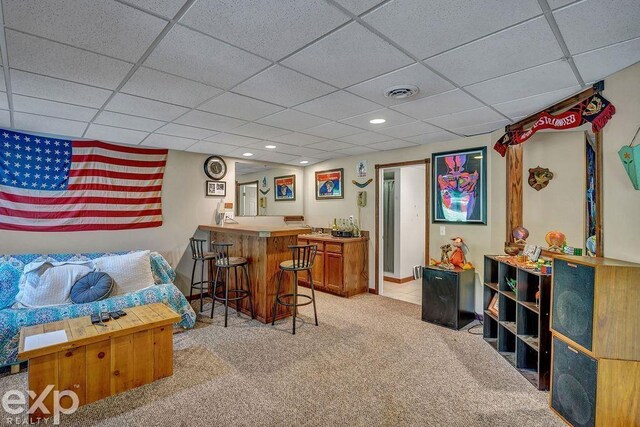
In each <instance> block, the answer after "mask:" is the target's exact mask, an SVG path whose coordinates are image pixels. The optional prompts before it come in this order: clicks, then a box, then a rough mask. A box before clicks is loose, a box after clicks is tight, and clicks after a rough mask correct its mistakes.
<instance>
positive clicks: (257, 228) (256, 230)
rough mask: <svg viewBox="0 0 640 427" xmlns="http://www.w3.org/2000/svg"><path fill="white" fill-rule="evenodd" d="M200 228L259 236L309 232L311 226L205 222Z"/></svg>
mask: <svg viewBox="0 0 640 427" xmlns="http://www.w3.org/2000/svg"><path fill="white" fill-rule="evenodd" d="M198 229H199V230H203V231H215V232H219V233H238V234H245V235H249V236H258V237H276V236H289V235H292V234H301V233H308V232H309V230H310V228H309V227H285V226H269V225H246V224H225V225H224V227H221V226H219V225H216V224H203V225H199V226H198Z"/></svg>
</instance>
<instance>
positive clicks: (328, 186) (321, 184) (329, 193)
mask: <svg viewBox="0 0 640 427" xmlns="http://www.w3.org/2000/svg"><path fill="white" fill-rule="evenodd" d="M329 199H344V169H331V170H326V171H318V172H316V200H329Z"/></svg>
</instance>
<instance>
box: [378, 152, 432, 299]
mask: <svg viewBox="0 0 640 427" xmlns="http://www.w3.org/2000/svg"><path fill="white" fill-rule="evenodd" d="M422 164H424V165H425V168H424V179H425V187H426V189H425V202H424V210H425V212H424V221H425V222H424V227H425V228H424V263H425V265H427V264H428V260H429V227H430V225H431V215H430V214H429V212H431V200H430V189H429V186H430V185H431V175H430V173H431V170H430V165H431V159H423V160H408V161H405V162H395V163H384V164H377V165H375V169H376V179H375V186H376V206H375V215H374V217H375V236H374V240H373V241H374V245H375V263H374V264H375V270H376V271H375V273H374V277H375V279H374V280H375V288H370V289H369V292H371V293H375V294H376V295H377V294H378V288H379V282H380V169H381V168H382V169H384V168H396V167H402V166H413V165H422ZM372 290H373V291H374V292H372Z"/></svg>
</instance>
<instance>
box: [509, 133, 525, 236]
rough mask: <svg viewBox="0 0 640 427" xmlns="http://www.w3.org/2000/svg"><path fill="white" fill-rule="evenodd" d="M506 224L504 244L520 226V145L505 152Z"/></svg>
mask: <svg viewBox="0 0 640 427" xmlns="http://www.w3.org/2000/svg"><path fill="white" fill-rule="evenodd" d="M506 170H507V209H506V214H507V222H506V227H507V229H506V234H505V242H511V241H513V236H512V231H513V229H514V228H515V227H517V226H519V225H522V193H523V191H522V144H519V145H514V146H511V147H509V148H508V150H507V168H506Z"/></svg>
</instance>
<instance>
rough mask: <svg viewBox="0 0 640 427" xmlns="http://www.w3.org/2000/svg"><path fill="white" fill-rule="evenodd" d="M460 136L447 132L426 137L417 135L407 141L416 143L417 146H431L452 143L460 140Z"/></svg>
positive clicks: (433, 133)
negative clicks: (454, 140)
mask: <svg viewBox="0 0 640 427" xmlns="http://www.w3.org/2000/svg"><path fill="white" fill-rule="evenodd" d="M459 138H461V137H459V136H458V135H455V134H453V133H451V132H447V131H444V130H442V131H439V132H431V133H426V134H424V135H417V136H412V137H410V138H407V141H411V142H415V143H416V144H431V143H433V142H444V141H451V140H453V139H459Z"/></svg>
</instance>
